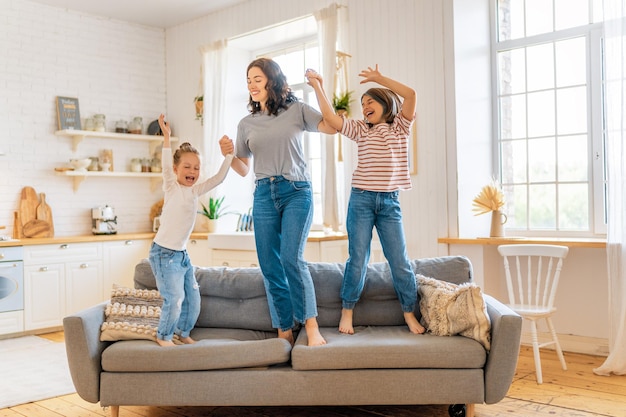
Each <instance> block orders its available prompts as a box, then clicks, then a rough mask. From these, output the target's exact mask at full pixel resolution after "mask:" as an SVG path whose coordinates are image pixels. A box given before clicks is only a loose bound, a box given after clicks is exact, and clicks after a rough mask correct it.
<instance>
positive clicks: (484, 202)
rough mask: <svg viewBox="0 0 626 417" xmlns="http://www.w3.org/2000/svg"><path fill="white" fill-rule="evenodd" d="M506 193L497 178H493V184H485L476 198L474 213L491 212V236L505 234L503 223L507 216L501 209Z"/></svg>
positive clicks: (476, 214)
mask: <svg viewBox="0 0 626 417" xmlns="http://www.w3.org/2000/svg"><path fill="white" fill-rule="evenodd" d="M504 203H505V200H504V193H503V192H502V188H501V187H500V184H498V182H497V181H496V179H495V178H494V179H492V180H491V184H488V185H485V186H484V187H483V188H482V190H480V194H478V195H477V196H476V197H475V198H474V202H473V206H474V208H473V209H472V211H474V215H475V216H478V215H480V214H485V213H489V212H491V230H490V232H489V237H502V236H504V229H503V225H504V223H506V221H507V216H506V214H504V213H503V212H502V211H501V210H500V209H501V208H502V207H503V206H504Z"/></svg>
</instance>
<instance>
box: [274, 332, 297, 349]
mask: <svg viewBox="0 0 626 417" xmlns="http://www.w3.org/2000/svg"><path fill="white" fill-rule="evenodd" d="M278 337H279V338H280V339H285V340H286V341H288V342H289V344H290V345H291V346H293V345H294V344H295V343H296V341H295V340H294V338H293V330H291V329H289V330H285V331H282V330H280V329H278Z"/></svg>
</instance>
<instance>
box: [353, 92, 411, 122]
mask: <svg viewBox="0 0 626 417" xmlns="http://www.w3.org/2000/svg"><path fill="white" fill-rule="evenodd" d="M365 96H369V97H371V98H372V99H374V100H375V101H377V102H378V103H380V105H381V106H383V119H384V120H385V122H386V123H389V124H391V123H393V119H395V118H396V116H397V115H398V113H399V112H400V110H401V109H402V102H401V101H400V97H398V95H397V94H396V93H394V92H393V91H391V90H390V89H388V88H380V87H375V88H370V89H369V90H367V91H366V92H365V93H364V94H363V95H362V96H361V102H363V97H365ZM365 123H367V125H368V126H369V127H372V126H374V125H373V124H371V123H369V122H368V121H367V120H366V121H365Z"/></svg>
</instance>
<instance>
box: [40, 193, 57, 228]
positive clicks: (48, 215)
mask: <svg viewBox="0 0 626 417" xmlns="http://www.w3.org/2000/svg"><path fill="white" fill-rule="evenodd" d="M39 196H40V197H41V203H39V205H38V206H37V219H39V220H43V221H45V222H47V223H48V224H49V225H50V235H49V236H44V237H53V236H54V222H53V221H52V208H51V207H50V206H49V205H48V203H47V202H46V194H45V193H39Z"/></svg>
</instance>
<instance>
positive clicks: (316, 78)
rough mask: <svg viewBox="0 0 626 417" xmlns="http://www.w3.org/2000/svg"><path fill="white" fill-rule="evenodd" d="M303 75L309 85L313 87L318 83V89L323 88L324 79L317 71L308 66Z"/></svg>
mask: <svg viewBox="0 0 626 417" xmlns="http://www.w3.org/2000/svg"><path fill="white" fill-rule="evenodd" d="M304 76H305V77H306V83H307V84H308V85H310V86H311V87H313V88H315V87H316V85H319V88H320V89H322V88H324V87H323V85H324V79H323V78H322V76H321V75H320V74H319V73H318V72H317V71H315V70H313V69H311V68H309V69H307V70H306V72H305V73H304Z"/></svg>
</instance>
